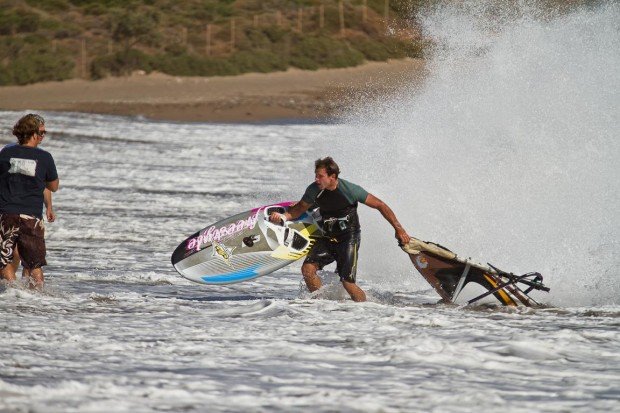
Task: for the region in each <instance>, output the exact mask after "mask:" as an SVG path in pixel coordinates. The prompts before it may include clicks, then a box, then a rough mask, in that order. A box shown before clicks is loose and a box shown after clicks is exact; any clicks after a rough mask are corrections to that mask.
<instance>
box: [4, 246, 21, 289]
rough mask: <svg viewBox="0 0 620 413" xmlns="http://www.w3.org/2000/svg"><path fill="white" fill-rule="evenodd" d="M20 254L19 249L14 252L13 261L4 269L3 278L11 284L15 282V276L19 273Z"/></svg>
mask: <svg viewBox="0 0 620 413" xmlns="http://www.w3.org/2000/svg"><path fill="white" fill-rule="evenodd" d="M19 262H20V259H19V253H18V252H17V249H15V251H14V252H13V260H12V261H11V262H9V263H8V264H7V265H6V267H4V268H3V269H2V271H1V272H2V278H4V279H5V280H7V281H9V282H13V281H15V278H16V277H15V274H16V273H17V269H18V268H19Z"/></svg>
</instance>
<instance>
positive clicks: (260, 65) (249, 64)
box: [229, 51, 288, 73]
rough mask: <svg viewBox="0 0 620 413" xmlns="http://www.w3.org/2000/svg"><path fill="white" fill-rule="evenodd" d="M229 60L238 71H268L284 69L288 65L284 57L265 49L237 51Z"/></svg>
mask: <svg viewBox="0 0 620 413" xmlns="http://www.w3.org/2000/svg"><path fill="white" fill-rule="evenodd" d="M229 61H230V63H231V64H232V65H233V66H234V67H235V68H236V69H237V71H238V72H239V73H247V72H261V73H268V72H274V71H280V70H286V69H287V67H288V64H287V62H286V59H285V58H284V57H282V56H279V55H277V54H275V53H272V52H267V51H255V52H251V51H241V52H237V53H235V54H234V55H233V56H232V58H230V60H229Z"/></svg>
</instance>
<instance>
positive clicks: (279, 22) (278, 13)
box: [276, 10, 282, 27]
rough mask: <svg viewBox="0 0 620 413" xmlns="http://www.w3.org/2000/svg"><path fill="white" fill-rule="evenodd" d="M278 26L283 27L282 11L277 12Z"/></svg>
mask: <svg viewBox="0 0 620 413" xmlns="http://www.w3.org/2000/svg"><path fill="white" fill-rule="evenodd" d="M276 24H277V25H278V27H282V12H281V11H280V10H278V11H277V12H276Z"/></svg>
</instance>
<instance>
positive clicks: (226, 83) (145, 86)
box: [0, 59, 424, 122]
mask: <svg viewBox="0 0 620 413" xmlns="http://www.w3.org/2000/svg"><path fill="white" fill-rule="evenodd" d="M423 76H424V62H423V60H421V59H405V60H393V61H389V62H371V63H366V64H364V65H361V66H358V67H353V68H345V69H321V70H317V71H303V70H296V69H291V70H288V71H286V72H275V73H266V74H264V73H251V74H245V75H240V76H231V77H176V76H169V75H164V74H161V73H151V74H144V73H134V74H133V75H132V76H128V77H122V78H107V79H102V80H97V81H88V80H82V79H72V80H67V81H63V82H44V83H37V84H34V85H27V86H4V87H0V110H33V111H35V110H45V111H74V112H87V113H102V114H113V115H129V116H144V117H146V118H150V119H158V120H172V121H211V122H259V121H276V120H283V119H307V120H317V121H320V120H326V119H329V118H333V117H337V116H338V115H339V114H341V113H342V112H343V111H346V109H347V108H348V107H350V106H351V105H352V104H354V103H355V102H358V101H359V100H363V99H369V98H380V97H381V96H388V95H391V94H393V93H396V92H397V91H398V90H400V89H402V88H403V87H404V86H406V85H411V84H418V83H420V81H421V79H422V77H423Z"/></svg>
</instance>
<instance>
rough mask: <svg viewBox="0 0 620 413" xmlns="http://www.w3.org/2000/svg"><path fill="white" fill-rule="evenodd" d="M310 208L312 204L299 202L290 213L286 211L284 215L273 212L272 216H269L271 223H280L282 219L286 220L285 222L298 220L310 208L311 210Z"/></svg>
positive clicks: (290, 209)
mask: <svg viewBox="0 0 620 413" xmlns="http://www.w3.org/2000/svg"><path fill="white" fill-rule="evenodd" d="M310 206H311V204H309V203H307V202H304V201H299V202H298V203H296V204H295V205H293V206H292V207H290V208H289V209H288V211H286V212H285V213H284V214H280V213H278V212H273V213H272V214H271V215H269V220H270V221H271V222H280V221H281V220H282V219H284V220H285V221H291V220H293V219H297V218H299V217H300V216H301V215H302V214H303V213H304V212H306V211H307V210H308V208H310Z"/></svg>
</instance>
